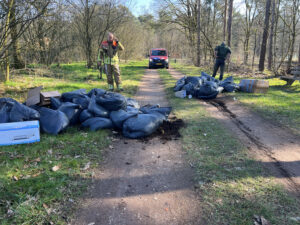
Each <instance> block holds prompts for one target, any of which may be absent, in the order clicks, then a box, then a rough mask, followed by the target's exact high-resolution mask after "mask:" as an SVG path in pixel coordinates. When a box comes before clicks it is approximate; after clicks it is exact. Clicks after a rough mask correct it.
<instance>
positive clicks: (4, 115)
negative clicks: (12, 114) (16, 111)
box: [0, 104, 11, 123]
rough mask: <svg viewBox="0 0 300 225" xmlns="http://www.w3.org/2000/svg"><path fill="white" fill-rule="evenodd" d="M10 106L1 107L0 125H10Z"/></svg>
mask: <svg viewBox="0 0 300 225" xmlns="http://www.w3.org/2000/svg"><path fill="white" fill-rule="evenodd" d="M10 108H11V107H10V106H9V105H7V104H5V105H3V106H2V107H0V123H8V122H9V111H10Z"/></svg>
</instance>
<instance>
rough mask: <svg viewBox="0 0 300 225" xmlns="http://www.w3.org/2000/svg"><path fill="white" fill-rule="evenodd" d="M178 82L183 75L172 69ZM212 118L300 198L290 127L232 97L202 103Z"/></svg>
mask: <svg viewBox="0 0 300 225" xmlns="http://www.w3.org/2000/svg"><path fill="white" fill-rule="evenodd" d="M169 72H170V74H171V75H172V76H173V77H174V78H176V79H179V78H181V77H182V76H184V75H183V74H182V73H180V72H178V71H175V70H173V69H170V71H169ZM199 102H200V103H201V104H202V105H203V106H205V108H206V110H207V111H209V112H210V115H212V116H213V117H215V118H216V119H218V120H219V121H220V122H222V123H223V124H224V125H225V126H226V127H227V128H229V129H230V130H231V131H233V133H234V134H235V135H236V136H237V137H238V138H239V139H240V140H241V141H242V142H243V143H244V144H245V145H246V146H247V147H248V149H250V150H252V151H251V152H252V153H254V157H255V158H256V159H257V160H259V161H260V162H261V163H262V164H263V165H264V166H265V167H267V168H268V169H269V170H270V171H271V173H272V175H273V176H275V177H276V178H277V179H278V181H279V182H282V183H283V184H284V185H285V186H286V188H287V189H288V190H289V191H290V192H291V193H292V194H293V195H295V196H297V197H298V198H299V197H300V137H299V136H296V135H295V134H293V133H292V132H291V131H290V130H288V129H287V128H283V127H280V126H278V125H276V124H274V123H272V122H271V121H268V120H266V119H263V118H262V117H261V116H259V115H257V114H256V113H254V112H252V111H250V110H248V109H247V108H246V107H243V106H242V105H241V104H239V102H238V101H235V100H234V99H233V97H228V96H227V97H226V96H222V95H220V96H218V97H217V98H216V99H215V100H211V101H199Z"/></svg>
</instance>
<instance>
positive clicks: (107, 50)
mask: <svg viewBox="0 0 300 225" xmlns="http://www.w3.org/2000/svg"><path fill="white" fill-rule="evenodd" d="M119 50H120V51H123V50H124V46H123V45H122V44H121V42H116V41H113V43H111V44H109V43H108V42H107V41H103V42H102V43H101V46H100V48H99V52H98V62H101V63H104V64H110V65H117V64H118V63H119V57H118V51H119Z"/></svg>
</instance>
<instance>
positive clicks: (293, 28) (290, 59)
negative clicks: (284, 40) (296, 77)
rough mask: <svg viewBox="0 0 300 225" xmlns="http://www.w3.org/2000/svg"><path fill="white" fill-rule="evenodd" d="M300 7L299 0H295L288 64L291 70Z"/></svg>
mask: <svg viewBox="0 0 300 225" xmlns="http://www.w3.org/2000/svg"><path fill="white" fill-rule="evenodd" d="M298 8H299V4H297V0H293V10H292V44H291V49H290V54H289V59H288V65H287V69H288V70H289V69H290V68H291V66H292V62H293V55H294V51H295V41H296V35H297V33H296V25H297V21H296V20H297V10H298Z"/></svg>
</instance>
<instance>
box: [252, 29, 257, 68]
mask: <svg viewBox="0 0 300 225" xmlns="http://www.w3.org/2000/svg"><path fill="white" fill-rule="evenodd" d="M256 43H257V29H255V33H254V47H253V56H252V72H253V73H254V60H255V55H256Z"/></svg>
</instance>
